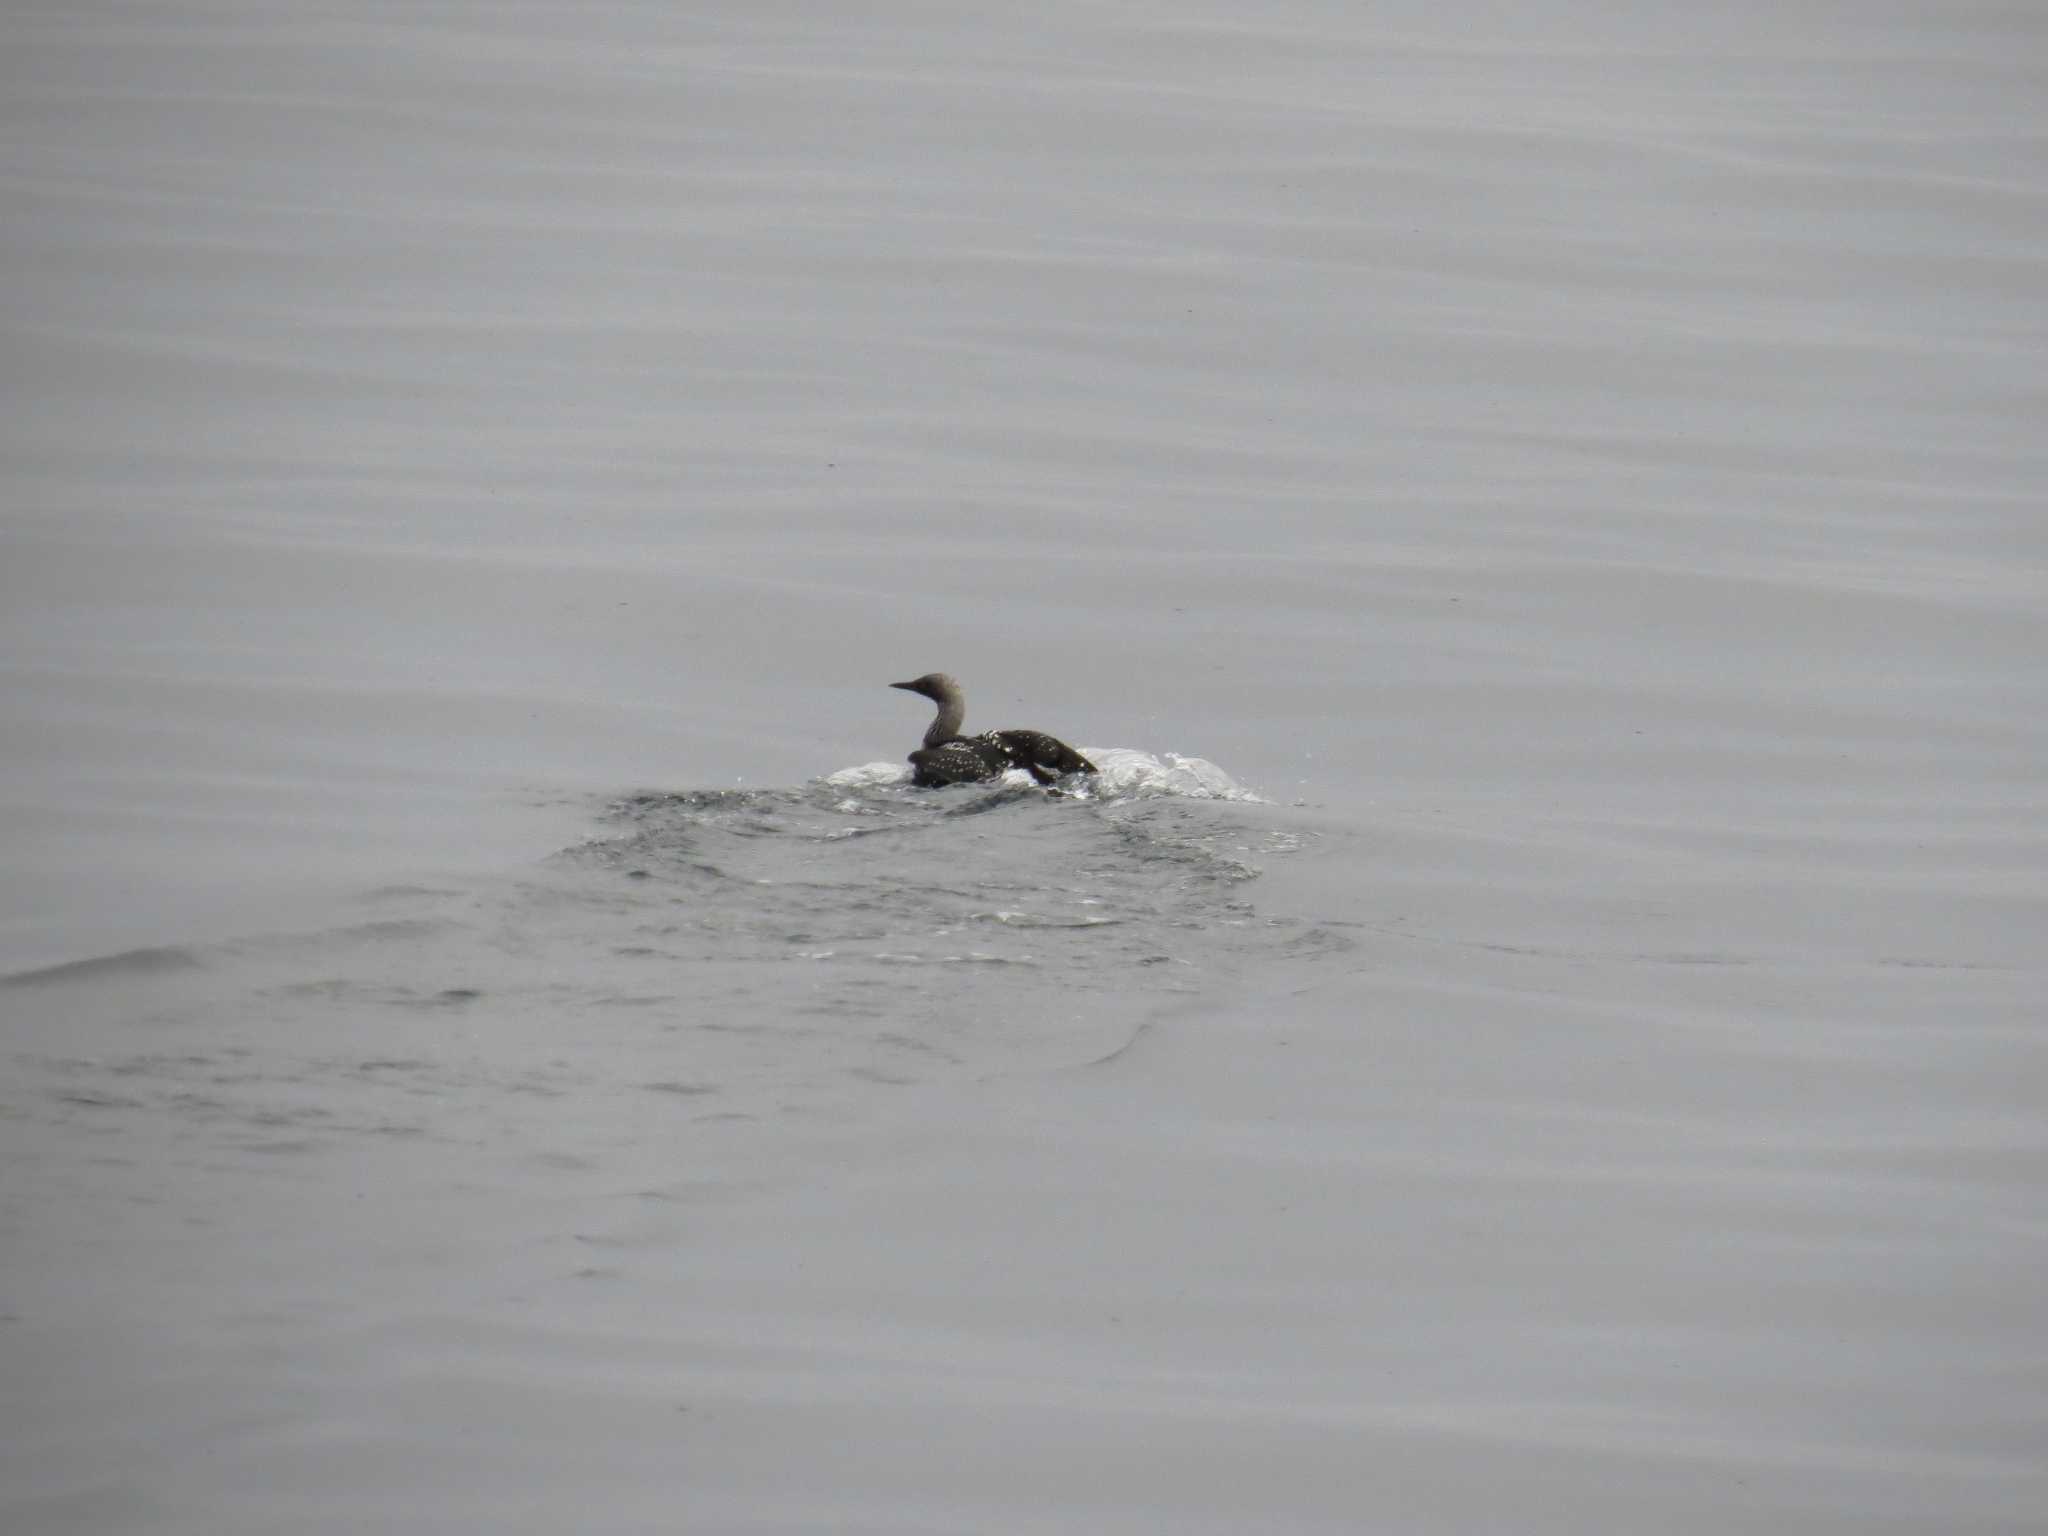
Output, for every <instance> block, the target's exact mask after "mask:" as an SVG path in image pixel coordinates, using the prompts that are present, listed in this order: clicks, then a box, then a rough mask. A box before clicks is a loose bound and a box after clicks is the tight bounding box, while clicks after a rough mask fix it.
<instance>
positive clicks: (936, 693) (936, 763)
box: [889, 672, 1095, 789]
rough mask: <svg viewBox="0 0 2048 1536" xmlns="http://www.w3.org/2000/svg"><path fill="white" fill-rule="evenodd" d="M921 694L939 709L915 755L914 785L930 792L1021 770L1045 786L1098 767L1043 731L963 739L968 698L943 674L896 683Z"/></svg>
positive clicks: (989, 733)
mask: <svg viewBox="0 0 2048 1536" xmlns="http://www.w3.org/2000/svg"><path fill="white" fill-rule="evenodd" d="M889 686H890V687H891V688H902V689H905V690H907V691H909V692H911V693H921V694H923V695H924V696H925V697H926V698H928V699H930V700H931V701H932V702H933V703H934V704H936V705H938V706H939V712H938V714H937V715H936V716H935V717H934V718H933V720H932V723H931V729H930V730H928V731H926V732H925V733H924V745H923V746H921V747H919V748H918V749H917V750H916V751H915V752H913V753H911V754H910V765H911V767H912V768H913V769H914V770H916V771H915V772H914V773H913V774H912V775H911V782H912V783H914V784H917V785H919V786H920V787H922V788H925V789H936V788H938V787H939V786H940V785H941V784H974V783H979V782H980V781H981V780H983V779H994V778H1000V777H1001V776H1002V775H1003V773H1004V772H1005V771H1006V770H1008V769H1011V768H1022V769H1023V770H1024V771H1025V772H1026V773H1028V774H1030V775H1031V777H1032V778H1034V779H1036V780H1037V781H1038V782H1039V783H1041V784H1050V783H1052V781H1053V780H1055V779H1057V778H1059V777H1061V776H1062V775H1064V774H1069V773H1093V772H1095V765H1094V764H1093V763H1091V762H1089V761H1088V759H1087V758H1085V757H1083V756H1082V755H1081V754H1080V753H1078V752H1076V751H1075V750H1074V749H1073V748H1072V747H1070V746H1068V745H1067V744H1066V743H1065V742H1064V741H1061V740H1060V739H1059V738H1058V737H1057V736H1048V735H1046V734H1045V732H1043V731H987V732H984V733H983V734H982V735H979V736H962V735H961V734H960V722H961V721H962V720H964V719H966V718H967V698H966V696H965V695H964V694H962V693H961V692H960V685H959V684H958V683H956V682H954V681H953V679H952V678H950V677H948V676H947V675H946V674H945V673H944V672H927V673H925V675H924V676H923V677H913V678H912V679H911V680H910V681H909V682H907V683H891V684H890V685H889Z"/></svg>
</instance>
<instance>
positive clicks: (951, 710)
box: [924, 693, 967, 747]
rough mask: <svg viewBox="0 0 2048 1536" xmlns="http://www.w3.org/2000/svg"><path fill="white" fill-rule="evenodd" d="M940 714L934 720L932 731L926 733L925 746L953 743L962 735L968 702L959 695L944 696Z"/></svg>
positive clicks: (940, 700)
mask: <svg viewBox="0 0 2048 1536" xmlns="http://www.w3.org/2000/svg"><path fill="white" fill-rule="evenodd" d="M938 704H939V712H938V714H937V715H936V716H935V717H934V718H933V720H932V724H931V729H930V730H928V731H926V732H925V733H924V744H925V745H926V746H928V747H936V746H937V745H938V744H939V743H940V742H942V741H951V740H952V739H953V738H954V737H955V736H958V735H959V734H960V723H961V722H962V721H963V720H965V719H966V718H967V701H966V700H964V699H962V698H961V697H960V695H959V694H957V693H949V694H946V695H944V696H942V697H941V698H940V699H939V701H938Z"/></svg>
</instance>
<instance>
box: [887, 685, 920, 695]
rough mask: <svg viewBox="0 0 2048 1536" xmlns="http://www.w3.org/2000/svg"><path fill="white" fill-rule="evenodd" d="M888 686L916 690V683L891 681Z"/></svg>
mask: <svg viewBox="0 0 2048 1536" xmlns="http://www.w3.org/2000/svg"><path fill="white" fill-rule="evenodd" d="M889 686H890V687H891V688H908V689H909V690H910V691H911V692H912V693H915V692H917V684H916V683H891V684H890V685H889Z"/></svg>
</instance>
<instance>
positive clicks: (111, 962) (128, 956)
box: [0, 946, 201, 987]
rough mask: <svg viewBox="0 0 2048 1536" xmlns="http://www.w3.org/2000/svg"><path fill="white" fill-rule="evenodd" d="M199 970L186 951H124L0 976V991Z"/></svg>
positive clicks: (173, 947) (187, 950)
mask: <svg viewBox="0 0 2048 1536" xmlns="http://www.w3.org/2000/svg"><path fill="white" fill-rule="evenodd" d="M199 969H201V962H200V959H199V957H198V956H197V955H195V954H193V953H192V951H191V950H189V949H179V948H176V947H175V946H166V947H163V948H159V949H126V950H122V951H121V952H120V953H119V954H114V955H95V956H93V957H92V958H91V959H89V960H67V961H65V962H64V963H63V964H62V965H46V966H43V967H41V968H40V969H38V970H33V971H16V972H14V973H13V974H12V975H10V976H0V987H49V986H63V985H65V984H66V983H69V982H74V981H104V980H108V979H110V978H120V977H127V976H163V975H167V974H169V973H172V972H176V971H196V970H199Z"/></svg>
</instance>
